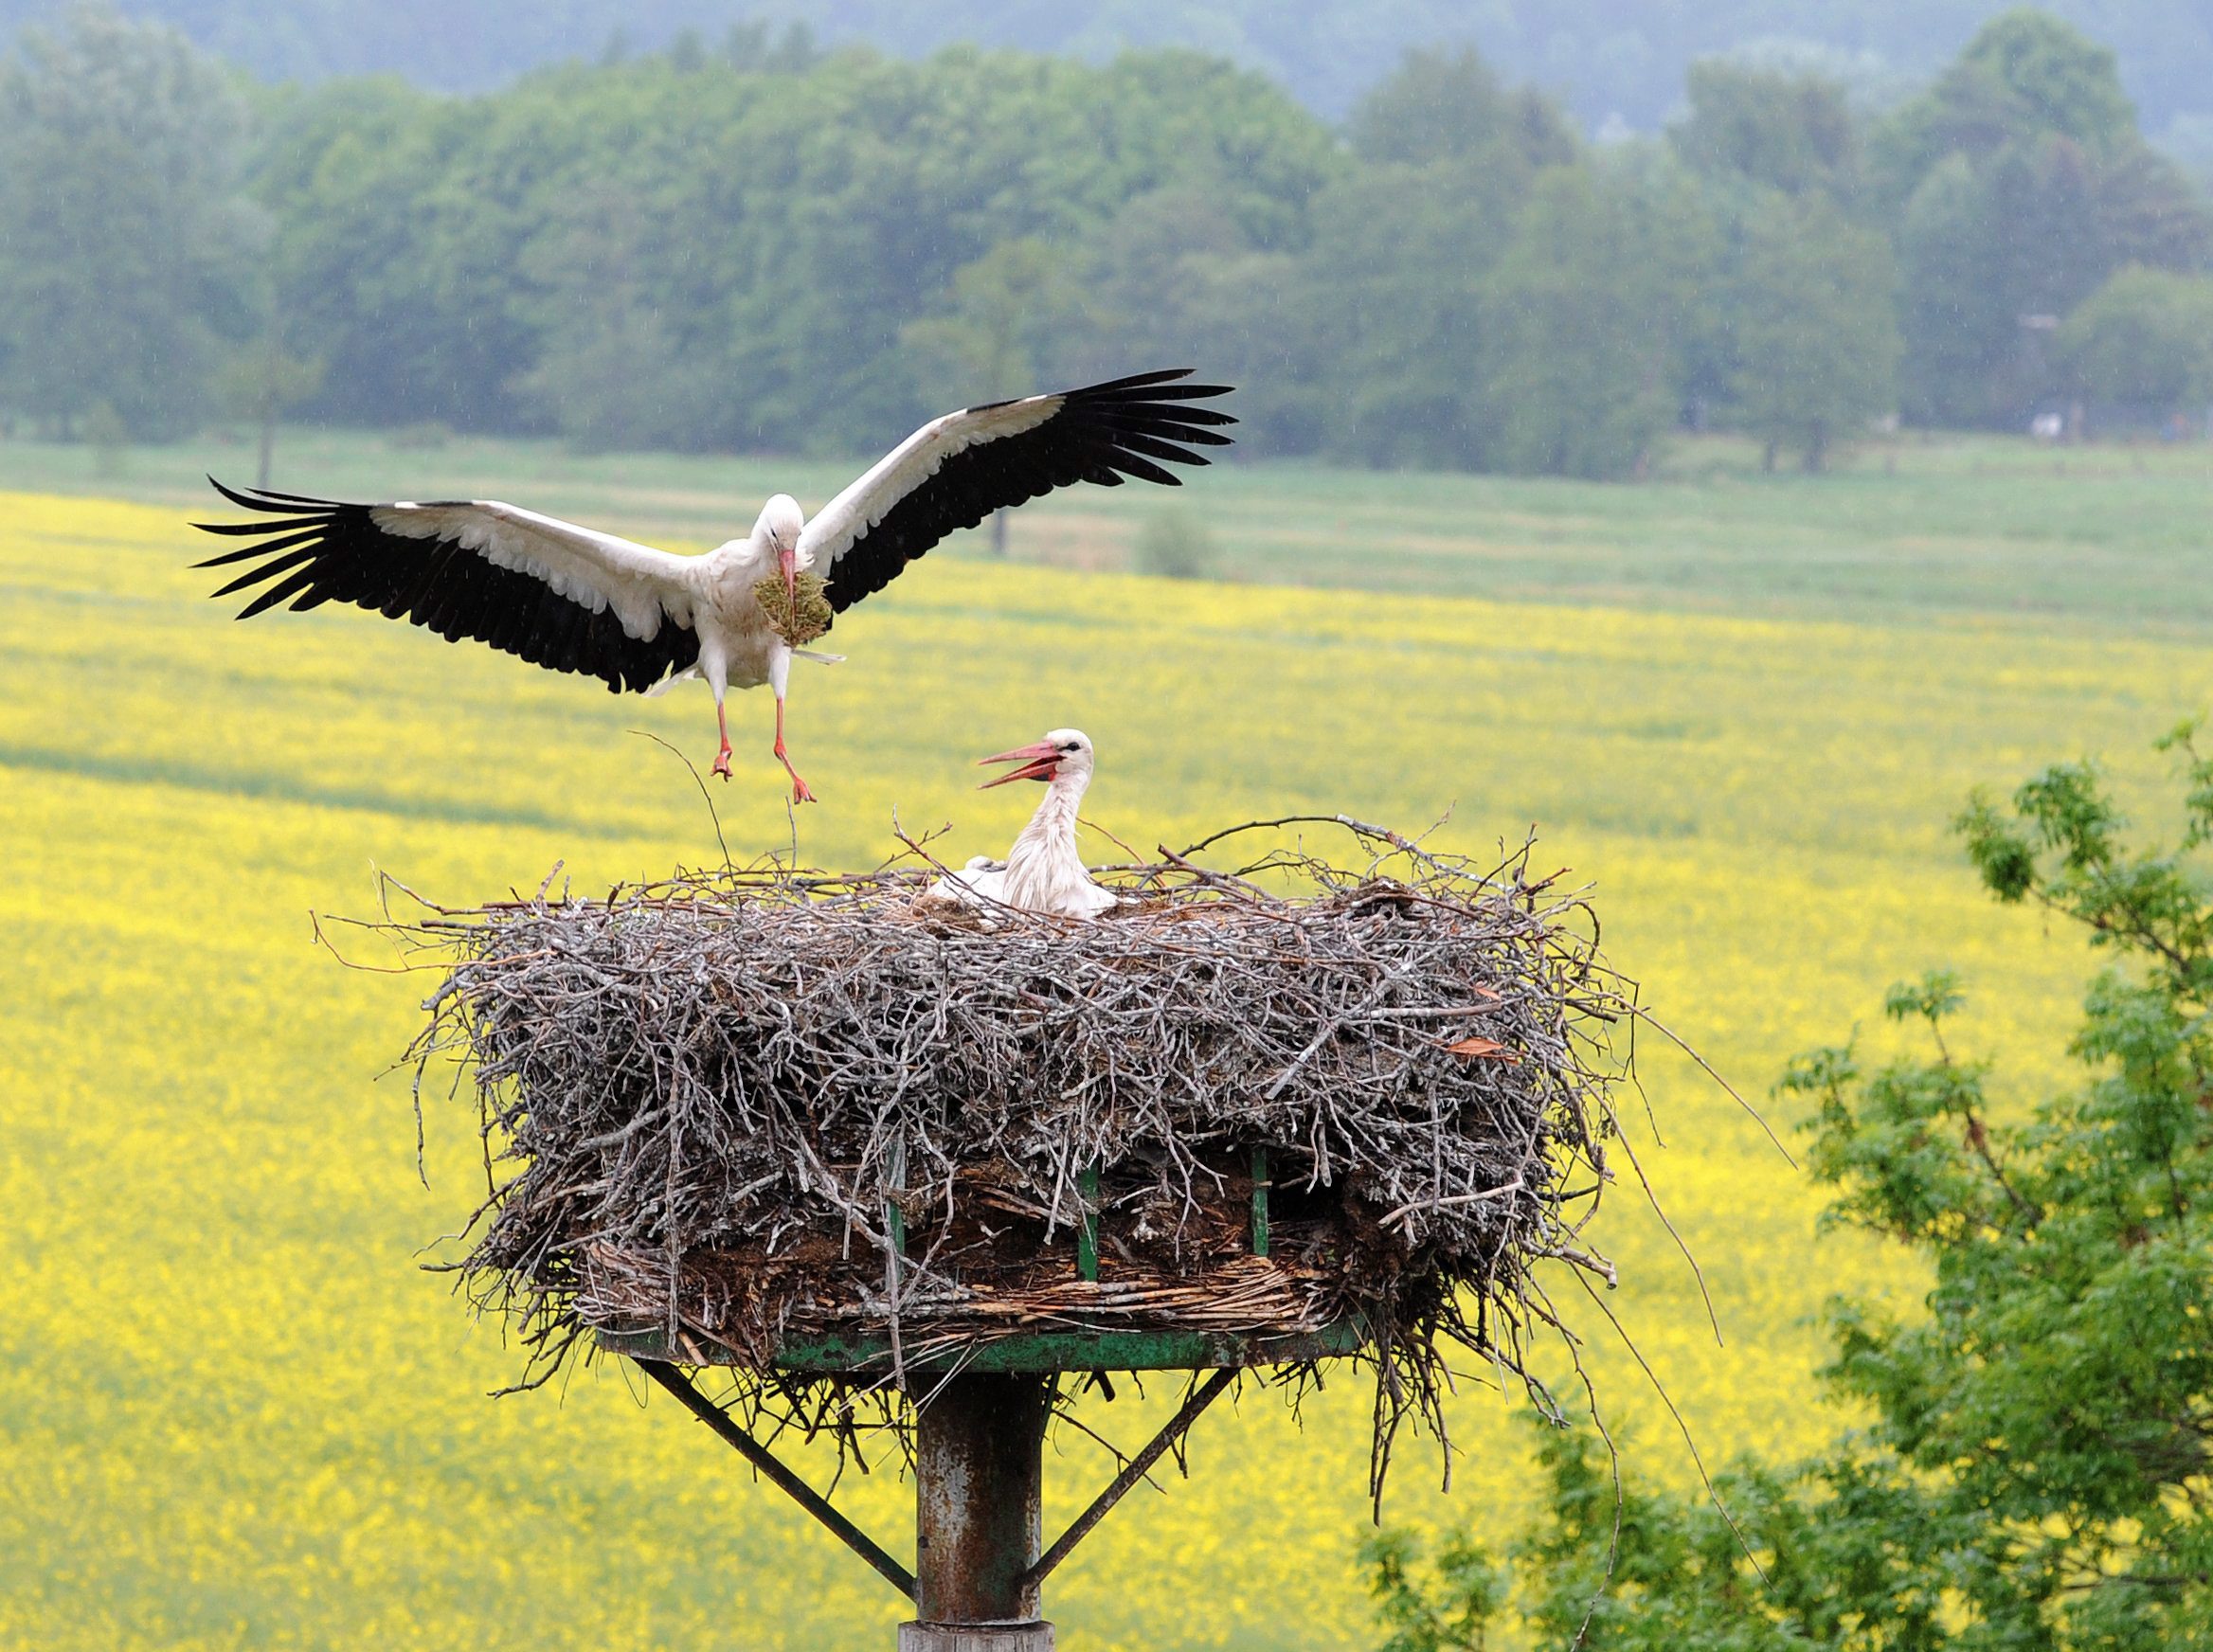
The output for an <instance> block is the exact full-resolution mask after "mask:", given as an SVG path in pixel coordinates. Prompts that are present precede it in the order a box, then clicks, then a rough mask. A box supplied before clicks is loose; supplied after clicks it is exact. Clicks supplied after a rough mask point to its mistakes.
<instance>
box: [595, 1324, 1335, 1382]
mask: <svg viewBox="0 0 2213 1652" xmlns="http://www.w3.org/2000/svg"><path fill="white" fill-rule="evenodd" d="M1361 1340H1362V1338H1361V1336H1360V1331H1359V1327H1358V1326H1357V1325H1355V1324H1353V1323H1352V1322H1351V1321H1350V1320H1340V1321H1339V1322H1338V1323H1336V1324H1334V1325H1326V1326H1324V1327H1323V1328H1322V1329H1321V1330H1319V1331H1307V1332H1296V1333H1291V1334H1288V1335H1284V1334H1269V1335H1262V1334H1259V1333H1250V1334H1247V1333H1232V1332H1220V1331H1108V1330H1074V1331H1031V1332H1025V1333H1022V1334H1021V1335H1019V1336H1014V1337H999V1338H992V1339H991V1340H989V1341H980V1342H971V1343H969V1344H967V1345H966V1346H965V1347H963V1348H962V1349H960V1350H959V1351H958V1352H956V1353H952V1354H945V1355H938V1356H931V1357H929V1358H926V1359H917V1358H915V1357H914V1356H912V1355H909V1356H907V1357H906V1359H905V1361H904V1364H905V1366H906V1368H907V1369H908V1370H909V1371H916V1372H943V1371H951V1370H961V1371H999V1372H1022V1371H1213V1370H1217V1369H1225V1368H1232V1367H1244V1366H1249V1365H1287V1364H1292V1363H1294V1362H1297V1361H1300V1360H1305V1359H1337V1358H1341V1357H1343V1356H1346V1355H1350V1354H1358V1352H1359V1351H1360V1343H1361ZM599 1344H600V1346H601V1347H602V1348H603V1349H605V1350H606V1351H607V1352H608V1353H610V1354H622V1355H627V1356H629V1357H631V1358H632V1359H657V1360H664V1361H669V1362H672V1363H675V1364H679V1365H691V1364H693V1363H694V1362H695V1357H696V1356H695V1354H694V1353H693V1352H687V1351H686V1350H685V1349H684V1348H683V1347H681V1346H679V1345H677V1344H675V1343H673V1342H672V1341H670V1339H669V1338H668V1337H667V1335H666V1334H665V1333H663V1332H662V1331H661V1330H659V1329H658V1328H656V1329H653V1330H649V1331H648V1330H641V1331H602V1332H600V1333H599ZM696 1352H697V1353H705V1354H709V1355H711V1356H713V1355H726V1357H720V1358H716V1357H711V1358H709V1359H708V1360H707V1361H706V1363H708V1364H711V1365H736V1364H741V1363H743V1361H741V1360H739V1359H738V1357H737V1356H735V1355H731V1354H728V1351H727V1350H724V1349H721V1348H718V1347H708V1346H704V1345H703V1346H701V1347H700V1348H699V1349H698V1350H697V1351H696ZM775 1363H776V1365H777V1367H778V1369H780V1370H783V1371H795V1372H806V1373H811V1374H834V1373H838V1372H851V1373H854V1374H860V1375H867V1374H878V1373H882V1372H888V1371H890V1370H891V1367H892V1359H891V1336H890V1335H889V1334H888V1333H884V1334H878V1333H874V1332H855V1333H853V1334H851V1335H849V1336H841V1337H840V1336H832V1337H810V1338H793V1339H792V1340H790V1341H788V1342H785V1343H783V1345H782V1346H781V1347H779V1348H778V1349H777V1351H776V1359H775Z"/></svg>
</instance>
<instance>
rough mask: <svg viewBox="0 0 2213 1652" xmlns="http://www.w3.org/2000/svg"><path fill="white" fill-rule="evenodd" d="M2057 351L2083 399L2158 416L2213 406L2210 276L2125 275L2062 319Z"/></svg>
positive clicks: (2134, 271)
mask: <svg viewBox="0 0 2213 1652" xmlns="http://www.w3.org/2000/svg"><path fill="white" fill-rule="evenodd" d="M2058 346H2059V354H2060V362H2061V364H2062V365H2063V366H2064V367H2065V368H2066V370H2067V373H2068V375H2069V377H2070V378H2071V379H2072V380H2073V381H2074V383H2075V385H2076V386H2077V387H2078V389H2079V390H2080V391H2081V392H2082V394H2084V395H2086V396H2091V397H2095V398H2096V399H2097V400H2099V401H2103V402H2126V403H2132V404H2137V405H2139V406H2143V407H2148V408H2157V409H2162V410H2165V409H2168V408H2173V407H2180V406H2183V405H2185V404H2203V403H2205V402H2213V278H2208V277H2205V276H2182V275H2176V274H2174V273H2173V272H2171V271H2168V270H2148V269H2144V268H2141V267H2132V268H2130V269H2125V270H2123V271H2121V272H2120V273H2119V274H2118V275H2116V276H2114V278H2113V279H2111V280H2110V281H2108V282H2106V284H2105V285H2104V286H2102V287H2100V288H2099V289H2098V290H2097V291H2096V293H2095V294H2093V295H2092V296H2090V298H2089V299H2088V300H2087V301H2086V302H2085V303H2084V304H2083V305H2082V307H2081V308H2080V309H2078V310H2077V311H2076V312H2075V314H2072V315H2070V316H2068V317H2067V320H2066V324H2065V325H2064V326H2062V327H2061V328H2060V335H2059V340H2058Z"/></svg>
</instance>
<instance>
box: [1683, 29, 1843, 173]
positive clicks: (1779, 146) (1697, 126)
mask: <svg viewBox="0 0 2213 1652" xmlns="http://www.w3.org/2000/svg"><path fill="white" fill-rule="evenodd" d="M1687 91H1688V94H1689V98H1690V113H1689V114H1688V115H1687V116H1685V117H1683V118H1682V120H1680V121H1678V122H1677V123H1676V124H1675V125H1673V126H1671V127H1669V128H1668V131H1667V136H1668V141H1669V142H1670V143H1672V144H1673V145H1674V146H1675V151H1676V153H1678V154H1680V155H1681V156H1682V159H1683V162H1684V164H1685V165H1687V166H1689V167H1690V168H1691V169H1692V170H1693V171H1698V172H1701V173H1704V174H1706V175H1708V176H1722V177H1736V178H1744V179H1748V180H1750V181H1751V182H1753V183H1755V184H1764V185H1766V186H1767V187H1768V188H1770V189H1780V190H1782V191H1784V192H1785V193H1786V194H1790V195H1803V194H1807V193H1808V192H1811V191H1817V190H1818V191H1821V192H1823V193H1826V194H1830V195H1835V196H1838V197H1840V198H1846V199H1848V198H1849V197H1850V196H1851V195H1852V194H1853V193H1854V192H1855V190H1856V189H1857V188H1858V185H1859V171H1860V135H1859V130H1858V125H1857V123H1856V122H1855V121H1854V120H1853V118H1852V109H1851V104H1850V102H1849V100H1848V99H1846V97H1845V94H1844V87H1843V86H1842V85H1840V84H1839V83H1838V82H1836V81H1829V80H1824V79H1823V78H1822V77H1820V76H1818V75H1790V74H1783V73H1779V72H1777V71H1776V70H1773V69H1768V68H1761V67H1757V66H1755V65H1753V64H1747V63H1729V62H1725V61H1721V60H1714V59H1709V60H1708V61H1706V62H1704V63H1693V64H1691V66H1690V74H1689V80H1688V84H1687Z"/></svg>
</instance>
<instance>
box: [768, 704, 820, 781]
mask: <svg viewBox="0 0 2213 1652" xmlns="http://www.w3.org/2000/svg"><path fill="white" fill-rule="evenodd" d="M776 761H777V762H778V763H782V764H783V772H784V773H785V774H787V775H789V776H791V800H792V801H793V802H795V803H811V802H813V801H814V800H815V794H814V793H813V792H811V791H809V790H808V789H807V782H806V781H803V780H801V779H800V771H799V770H798V769H796V768H794V767H792V765H791V759H790V758H788V757H786V756H785V755H784V754H783V695H782V694H779V695H777V696H776Z"/></svg>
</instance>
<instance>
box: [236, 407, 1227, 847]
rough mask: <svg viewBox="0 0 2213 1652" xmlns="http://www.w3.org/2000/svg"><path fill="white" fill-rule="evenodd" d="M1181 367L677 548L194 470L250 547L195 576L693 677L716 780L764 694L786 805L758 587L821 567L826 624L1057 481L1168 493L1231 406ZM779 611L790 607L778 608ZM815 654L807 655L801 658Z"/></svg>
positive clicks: (803, 795)
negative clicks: (717, 741)
mask: <svg viewBox="0 0 2213 1652" xmlns="http://www.w3.org/2000/svg"><path fill="white" fill-rule="evenodd" d="M1191 371H1192V369H1191V368H1174V369H1171V370H1169V371H1165V372H1153V373H1140V374H1137V375H1135V376H1134V377H1130V378H1125V379H1114V380H1111V381H1109V382H1108V383H1106V384H1102V385H1089V386H1085V387H1084V388H1082V389H1077V390H1061V391H1057V392H1055V393H1053V394H1052V395H1045V396H1029V397H1025V398H1023V399H1022V400H1020V401H1015V402H993V403H989V404H985V405H983V406H981V407H965V408H963V409H962V410H961V411H959V412H957V413H948V414H946V415H945V417H943V418H941V419H933V420H932V421H930V422H929V423H927V424H925V425H924V426H923V427H922V428H921V429H920V430H917V431H916V432H915V433H914V434H913V435H912V436H909V438H908V439H907V440H905V441H903V442H901V443H900V444H899V445H898V446H897V447H895V448H893V449H892V450H891V452H890V453H888V454H886V455H885V456H884V457H883V458H881V459H879V460H877V461H876V463H875V464H874V465H873V466H872V467H871V468H870V470H869V471H868V472H867V474H866V475H864V476H861V477H860V479H859V480H857V481H855V482H854V483H853V484H852V486H850V487H848V488H847V489H846V490H845V491H844V492H843V493H841V494H838V495H837V497H836V498H835V499H833V500H831V501H830V503H829V504H827V505H825V506H824V507H823V508H822V509H821V511H819V512H818V513H817V514H816V515H815V517H814V519H813V520H812V521H809V520H807V519H806V517H805V516H804V514H803V513H802V512H801V510H800V507H799V504H798V502H797V501H796V500H794V499H793V498H792V497H791V496H790V495H789V494H777V495H775V497H773V498H771V499H770V500H769V501H768V503H767V504H766V505H765V506H764V507H763V508H762V512H761V516H760V520H758V521H757V522H755V523H754V524H753V531H752V533H751V534H750V535H748V536H747V538H744V539H733V540H730V541H729V543H727V544H725V545H722V546H720V547H718V548H716V549H714V550H711V551H710V552H708V553H707V554H706V555H705V556H675V555H672V554H671V553H669V552H668V551H665V550H656V549H654V548H652V547H651V546H645V545H638V544H634V543H632V542H631V541H630V540H627V539H619V538H617V537H616V536H615V535H613V534H610V533H601V532H597V531H595V530H592V529H589V528H580V527H578V526H576V525H575V524H574V523H570V522H562V521H559V520H557V519H555V518H554V517H551V516H541V515H539V514H538V513H537V512H534V511H525V510H523V509H521V508H520V507H518V506H514V505H508V504H502V503H501V502H499V501H498V500H495V499H447V500H429V501H424V502H422V503H415V502H411V501H401V502H399V503H395V504H385V505H350V504H343V503H339V502H337V501H335V500H331V499H316V498H310V497H306V496H303V495H301V494H278V493H272V492H270V491H268V490H266V489H260V488H255V489H232V488H226V487H225V486H224V485H223V484H222V483H221V482H217V481H215V478H214V477H212V476H210V477H209V478H208V480H209V481H210V482H212V483H213V484H214V486H215V488H216V491H217V492H219V493H221V494H223V496H224V497H225V498H226V499H228V500H230V502H231V503H232V504H234V505H237V506H239V507H241V508H242V509H243V510H247V511H252V512H257V513H259V514H260V516H261V518H262V519H261V520H257V521H252V522H228V523H207V522H203V523H198V524H196V525H195V526H197V527H200V528H203V529H205V530H207V532H209V533H222V534H233V535H238V536H240V537H243V538H249V539H251V540H252V541H253V543H252V544H250V545H247V546H245V547H243V548H241V549H237V550H233V551H230V552H227V553H226V554H225V555H222V556H216V557H210V558H208V559H207V561H206V562H204V563H200V564H198V565H197V566H201V567H215V566H221V565H223V564H225V563H236V562H248V561H251V562H253V564H254V566H252V567H250V568H248V569H247V570H246V571H245V572H244V573H243V574H241V575H240V576H239V577H238V578H236V579H234V580H232V581H231V582H230V583H229V584H226V585H225V586H224V587H223V588H222V589H221V590H219V591H217V592H216V593H215V595H216V596H218V597H223V596H228V595H229V594H231V593H232V592H234V591H242V590H244V589H246V588H247V587H249V586H256V585H259V586H261V587H262V588H261V590H260V591H259V592H258V593H257V594H256V595H255V597H254V599H253V601H252V602H248V603H247V604H246V606H245V607H244V609H243V611H241V613H240V614H239V618H240V619H241V620H247V619H251V618H252V617H253V616H254V615H256V614H259V613H261V612H262V611H264V610H265V609H269V608H273V607H275V606H277V604H279V602H290V604H291V606H292V608H293V609H294V610H295V611H298V610H301V609H307V608H315V607H319V606H320V605H321V604H323V603H325V602H333V601H335V602H351V603H354V604H356V605H357V606H359V607H363V608H373V609H375V610H376V611H377V612H378V613H380V614H383V615H384V616H386V617H387V619H392V620H409V621H411V622H413V623H414V624H417V625H422V626H425V627H427V628H428V629H430V630H432V631H436V632H438V633H439V634H440V635H441V636H442V637H445V638H446V640H447V641H449V642H452V641H458V640H459V639H460V638H461V637H475V638H477V640H478V641H481V642H488V643H490V644H491V645H492V646H493V647H495V648H497V649H500V650H502V651H504V652H506V653H508V654H513V655H518V656H520V657H521V658H523V659H527V660H529V661H531V663H532V664H535V665H542V666H546V667H549V668H550V669H552V670H554V671H564V672H575V673H579V674H581V675H585V676H596V677H598V678H599V679H600V680H601V681H603V682H604V683H605V684H606V685H607V687H608V689H609V690H610V691H613V692H616V693H621V691H624V690H626V689H627V690H631V691H639V692H646V693H652V692H656V691H658V690H660V689H662V688H665V687H667V686H668V685H669V684H670V683H673V682H675V681H677V680H679V679H681V678H685V677H692V676H699V677H704V678H706V679H707V684H708V687H709V688H711V689H712V690H713V691H714V712H715V722H716V726H717V727H718V728H719V729H720V730H721V735H722V749H721V750H720V751H719V752H717V753H716V755H715V760H714V772H715V773H716V774H719V775H721V776H722V777H723V778H724V779H725V780H728V779H729V772H730V766H729V765H730V737H729V716H728V713H727V712H726V710H725V709H724V706H723V697H724V694H725V693H726V691H728V690H729V688H731V687H732V686H735V687H737V688H741V689H750V688H757V687H759V686H760V685H761V684H763V683H766V684H768V685H769V687H770V688H772V689H773V690H775V691H776V747H775V749H776V758H777V761H778V762H779V763H783V767H784V772H785V773H787V774H789V775H790V776H791V782H792V798H793V800H794V801H796V802H802V803H803V802H811V801H813V800H814V793H813V792H812V791H810V790H809V789H808V786H807V782H806V781H803V780H801V778H800V775H799V771H798V770H797V769H795V768H793V767H792V764H791V759H790V757H789V756H788V755H787V754H786V752H785V750H784V744H783V700H784V686H785V679H786V677H787V675H788V673H789V672H790V669H791V659H792V655H793V654H794V652H796V651H795V650H794V649H793V648H792V646H791V645H790V644H789V643H787V642H786V641H785V640H784V638H783V637H781V636H779V635H778V634H777V632H776V631H775V630H774V629H772V628H771V626H770V623H769V620H768V616H767V614H766V612H765V610H764V609H763V607H762V605H761V602H760V601H759V599H758V598H757V597H756V595H755V587H756V586H757V585H759V584H761V583H762V582H763V581H765V580H767V579H771V578H775V577H778V576H781V577H782V579H783V583H784V594H785V597H786V600H787V602H791V601H792V600H793V597H794V583H795V581H796V580H797V578H798V576H799V574H800V573H801V572H802V571H806V570H818V571H819V572H820V574H821V576H822V578H823V580H824V581H825V586H824V590H823V596H824V597H825V598H826V599H827V600H828V602H829V605H830V608H831V610H832V612H833V613H834V614H836V613H842V612H844V611H845V610H846V609H847V608H850V607H852V606H853V605H854V603H855V602H859V601H860V600H861V599H862V598H863V597H866V596H867V595H869V594H870V593H871V592H872V591H880V590H882V589H883V588H884V586H885V585H887V584H890V583H891V581H892V580H893V579H894V578H896V577H897V576H898V574H899V573H900V571H901V570H902V569H904V568H905V567H906V566H908V565H909V563H911V562H913V561H914V560H915V558H917V557H919V556H921V555H922V554H923V553H924V552H925V551H927V550H928V549H929V548H930V547H931V546H933V545H935V544H937V542H938V541H939V540H941V539H943V538H945V535H946V534H948V533H951V532H952V531H954V530H956V529H962V528H973V527H975V526H976V525H977V524H979V523H981V522H982V521H983V520H984V518H986V517H987V516H989V515H991V513H992V512H995V511H999V510H1003V509H1005V508H1007V507H1009V506H1013V505H1019V504H1021V503H1023V502H1024V501H1025V500H1029V499H1035V498H1036V497H1037V496H1038V495H1040V494H1048V493H1051V492H1052V491H1053V489H1055V488H1062V487H1067V486H1068V485H1069V484H1071V483H1072V482H1096V483H1098V484H1099V485H1101V486H1102V487H1115V486H1119V485H1120V484H1121V483H1122V482H1123V481H1124V479H1125V478H1126V477H1130V476H1136V477H1138V478H1140V479H1141V480H1143V481H1148V482H1160V483H1162V484H1164V485H1166V486H1169V487H1176V486H1179V485H1180V482H1181V478H1180V477H1178V476H1177V475H1176V474H1175V473H1174V472H1173V471H1170V470H1167V469H1165V468H1164V465H1163V462H1162V461H1164V463H1166V464H1181V465H1202V464H1205V463H1207V462H1208V461H1207V458H1206V457H1205V456H1204V455H1203V454H1201V453H1199V452H1197V451H1196V449H1197V448H1198V447H1201V446H1206V447H1219V446H1225V445H1227V444H1228V442H1229V441H1230V438H1229V437H1227V436H1224V435H1222V434H1221V433H1220V430H1219V428H1218V427H1219V426H1222V425H1225V424H1234V423H1235V422H1236V421H1235V420H1234V419H1232V417H1231V416H1230V415H1229V414H1227V413H1223V412H1221V411H1219V410H1218V409H1215V408H1212V407H1201V406H1196V405H1193V404H1194V403H1197V402H1203V401H1206V400H1208V399H1209V398H1212V397H1215V396H1223V395H1227V394H1229V392H1230V386H1226V385H1193V384H1186V383H1184V382H1183V381H1184V380H1186V379H1188V378H1189V377H1190V375H1191ZM788 611H790V610H789V609H787V612H788ZM815 657H824V656H815Z"/></svg>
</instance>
